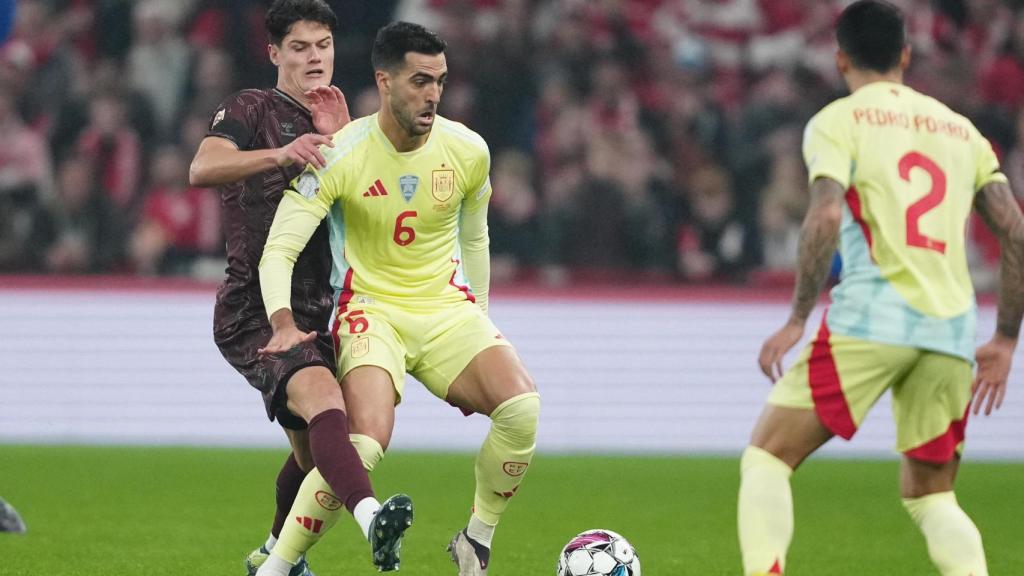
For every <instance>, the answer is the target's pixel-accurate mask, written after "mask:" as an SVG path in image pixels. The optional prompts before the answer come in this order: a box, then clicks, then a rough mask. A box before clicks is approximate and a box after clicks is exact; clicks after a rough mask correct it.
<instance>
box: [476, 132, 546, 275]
mask: <svg viewBox="0 0 1024 576" xmlns="http://www.w3.org/2000/svg"><path fill="white" fill-rule="evenodd" d="M491 181H492V182H493V188H494V194H493V195H492V197H491V204H490V208H489V212H488V214H487V220H488V229H489V231H490V236H491V279H492V280H493V281H495V282H502V281H508V280H513V279H515V278H516V277H517V276H518V275H519V273H520V270H521V268H522V267H523V266H524V265H525V266H530V265H535V264H537V248H538V246H537V232H538V231H537V211H538V209H539V208H540V206H539V202H538V198H537V191H536V190H535V189H534V186H533V181H534V174H533V160H532V159H531V158H530V156H529V155H528V154H525V153H523V152H520V151H518V150H514V149H506V150H503V151H501V152H499V153H498V154H497V156H495V158H494V167H493V168H492V169H491Z"/></svg>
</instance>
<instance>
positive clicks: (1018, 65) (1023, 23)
mask: <svg viewBox="0 0 1024 576" xmlns="http://www.w3.org/2000/svg"><path fill="white" fill-rule="evenodd" d="M1010 23H1011V25H1010V29H1009V33H1008V37H1007V39H1006V41H1005V43H1004V45H1003V48H1002V50H1001V51H1000V53H999V55H998V56H997V57H996V58H995V60H994V61H993V62H992V63H991V64H990V65H989V66H988V67H987V68H986V69H985V70H984V71H983V72H982V74H981V79H980V87H981V97H982V99H983V100H984V102H985V103H986V104H989V105H992V106H1002V107H1003V108H1004V109H1006V110H1008V111H1010V112H1013V111H1016V110H1019V109H1020V108H1021V106H1022V104H1024V10H1021V11H1019V12H1018V13H1017V15H1016V17H1015V18H1013V19H1012V20H1011V21H1010Z"/></svg>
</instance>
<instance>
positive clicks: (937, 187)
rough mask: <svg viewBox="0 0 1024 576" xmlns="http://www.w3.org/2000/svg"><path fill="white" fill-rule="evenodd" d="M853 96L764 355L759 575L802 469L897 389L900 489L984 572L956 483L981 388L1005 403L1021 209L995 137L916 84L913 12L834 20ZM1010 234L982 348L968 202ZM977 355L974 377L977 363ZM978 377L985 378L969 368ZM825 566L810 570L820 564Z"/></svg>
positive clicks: (750, 520) (885, 9)
mask: <svg viewBox="0 0 1024 576" xmlns="http://www.w3.org/2000/svg"><path fill="white" fill-rule="evenodd" d="M836 36H837V39H838V44H839V50H838V52H837V56H836V62H837V65H838V68H839V71H840V72H841V73H842V75H843V78H844V79H845V81H846V83H847V85H848V86H849V88H850V92H851V95H850V96H847V97H845V98H841V99H839V100H837V101H836V102H833V103H832V104H830V105H829V106H827V107H825V108H824V109H823V110H822V111H821V112H819V113H818V114H817V115H816V116H815V117H814V118H812V119H811V121H810V122H809V123H808V125H807V130H806V132H805V135H804V156H805V159H806V162H807V168H808V172H809V179H810V186H811V190H810V193H811V206H810V208H809V210H808V214H807V217H806V219H805V220H804V224H803V231H802V233H801V238H800V246H799V269H798V274H797V284H796V289H795V295H794V298H793V309H792V314H791V316H790V318H789V320H788V321H787V322H786V324H785V326H783V327H782V328H781V329H780V330H779V331H778V332H776V333H775V334H773V335H772V336H771V337H770V338H768V339H767V340H766V341H765V343H764V346H763V348H762V349H761V354H760V358H759V363H760V366H761V369H762V371H764V373H765V374H766V375H767V376H768V377H769V378H771V379H772V380H773V381H775V380H776V379H777V378H779V377H781V379H780V380H778V382H777V383H776V384H775V387H774V389H773V390H772V392H771V394H770V396H769V398H768V403H767V406H766V407H765V409H764V412H763V413H762V415H761V418H760V420H759V421H758V423H757V425H756V427H755V429H754V432H753V438H752V440H751V444H750V446H749V447H748V448H747V450H746V451H745V452H744V454H743V459H742V463H741V470H742V474H741V476H742V480H741V484H740V490H739V518H738V521H739V537H740V548H741V550H742V554H743V566H744V573H745V574H747V575H748V576H749V575H754V574H762V575H764V574H782V573H783V570H784V569H785V565H786V551H787V549H788V547H789V543H790V539H791V538H792V534H793V509H792V496H791V490H790V484H789V477H790V475H791V474H792V472H793V470H794V469H795V468H796V467H797V466H799V465H800V463H801V462H802V461H803V460H804V459H805V458H807V456H809V455H810V454H811V453H812V452H814V451H815V450H816V449H817V448H818V447H820V446H821V445H822V444H824V443H825V442H827V441H828V440H829V439H830V438H832V437H833V436H835V435H838V436H841V437H843V438H845V439H849V438H850V437H852V436H853V434H854V433H855V432H856V430H857V426H858V425H859V424H860V422H861V421H862V420H863V418H864V416H865V415H866V414H867V412H868V410H869V409H870V408H871V406H872V405H873V404H874V403H875V401H876V400H877V399H878V398H879V396H881V394H882V393H883V392H884V391H885V390H887V389H891V390H892V397H893V412H894V418H895V420H896V424H897V438H896V447H897V450H899V451H900V452H901V453H902V454H903V461H902V466H901V471H900V491H901V495H902V497H903V503H904V505H905V507H906V509H907V511H908V512H909V514H910V516H911V517H912V518H913V520H914V522H915V523H916V524H917V525H918V527H919V528H920V530H921V532H922V533H923V534H924V537H925V540H926V542H927V545H928V552H929V555H930V556H931V559H932V561H933V562H934V563H935V565H936V566H937V567H938V569H939V571H940V572H941V573H942V574H943V576H985V575H986V574H987V573H988V572H987V568H986V563H985V553H984V550H983V548H982V543H981V536H980V535H979V533H978V530H977V528H976V527H975V526H974V523H973V522H972V521H971V520H970V518H968V517H967V515H966V514H965V513H964V511H963V510H961V509H960V507H959V505H958V504H957V501H956V498H955V496H954V494H953V484H954V479H955V477H956V472H957V467H958V465H959V462H960V452H961V450H962V448H963V440H964V428H965V426H966V424H967V416H968V409H969V407H970V404H971V398H972V383H973V386H974V389H975V390H976V392H975V400H974V412H975V413H977V412H978V410H979V409H980V408H981V407H982V404H985V403H986V402H987V405H986V406H985V413H986V414H989V413H990V412H991V410H992V409H993V407H996V408H998V407H999V405H1000V404H1001V402H1002V399H1003V395H1004V394H1005V389H1006V380H1007V375H1008V373H1009V369H1010V361H1011V358H1012V354H1013V351H1014V349H1015V348H1016V345H1017V336H1018V333H1019V331H1020V324H1021V314H1022V310H1024V219H1022V217H1021V212H1020V209H1019V208H1018V206H1017V204H1016V202H1014V200H1013V196H1012V194H1011V192H1010V188H1009V186H1008V185H1007V181H1006V178H1005V177H1004V176H1003V175H1002V174H1001V173H1000V171H999V163H998V161H997V160H996V157H995V154H993V152H992V148H991V146H989V144H988V142H987V141H986V140H985V139H984V138H983V137H982V136H981V135H980V134H979V133H978V131H977V129H975V127H974V126H973V125H972V124H971V123H970V122H969V121H968V120H967V119H966V118H964V117H963V116H960V115H959V114H956V113H954V112H952V111H951V110H949V109H948V108H947V107H945V106H944V105H942V104H941V103H939V102H938V101H936V100H934V99H932V98H929V97H927V96H924V95H923V94H919V93H917V92H915V91H914V90H911V89H910V88H907V87H906V86H904V85H903V84H902V78H903V70H904V69H905V68H906V66H907V64H908V63H909V61H910V48H909V46H907V45H906V40H905V32H904V23H903V18H902V15H901V14H900V13H899V11H898V10H897V9H896V8H894V7H893V6H892V5H890V4H887V3H885V2H878V1H860V2H856V3H854V4H852V5H850V6H849V7H848V8H847V9H846V10H844V11H843V13H842V14H841V15H840V17H839V19H838V22H837V24H836ZM972 207H973V208H974V209H976V210H978V211H979V213H980V214H981V215H982V217H983V218H984V219H985V221H986V222H987V224H988V226H989V227H990V228H992V230H993V231H994V232H996V233H997V234H998V236H999V238H1000V243H1001V248H1002V265H1001V287H1000V294H999V310H998V326H997V328H996V333H995V335H994V336H993V337H992V339H991V340H990V341H989V342H988V343H986V344H985V345H983V346H982V347H980V348H978V349H977V351H976V352H975V350H974V343H975V337H976V336H975V309H976V305H975V302H974V293H973V289H972V286H971V282H970V278H969V276H968V273H967V262H966V256H965V246H964V243H965V240H964V237H965V229H966V226H967V220H968V216H969V213H970V211H971V208H972ZM837 245H838V247H839V251H840V254H841V255H842V258H843V273H842V277H841V278H840V281H839V284H838V285H837V286H836V288H835V289H834V290H833V291H832V294H831V296H832V303H831V305H830V306H829V308H828V310H827V311H826V313H825V318H824V319H823V321H822V324H821V327H820V328H819V329H818V331H817V336H816V337H815V338H814V339H813V341H812V342H811V343H810V344H809V345H808V346H807V348H806V349H805V350H804V351H803V353H802V355H801V356H800V358H799V359H798V360H797V362H796V364H795V365H793V366H792V367H791V368H790V369H789V370H787V371H786V372H785V373H783V372H782V367H781V360H782V357H783V355H784V354H785V353H786V352H787V351H788V350H789V349H791V348H792V347H793V346H794V345H795V344H796V343H797V342H798V341H799V340H800V338H801V337H802V335H803V332H804V324H805V323H806V321H807V317H808V315H809V314H810V312H811V310H812V309H813V307H814V304H815V302H816V301H817V299H818V296H819V294H820V292H821V289H822V288H823V287H824V284H825V281H826V278H827V276H828V271H829V267H830V263H831V260H832V256H833V254H834V252H835V250H836V247H837ZM975 358H976V359H977V375H976V376H974V377H972V363H973V362H974V361H975ZM972 380H973V382H972ZM811 571H812V572H813V569H812V570H811Z"/></svg>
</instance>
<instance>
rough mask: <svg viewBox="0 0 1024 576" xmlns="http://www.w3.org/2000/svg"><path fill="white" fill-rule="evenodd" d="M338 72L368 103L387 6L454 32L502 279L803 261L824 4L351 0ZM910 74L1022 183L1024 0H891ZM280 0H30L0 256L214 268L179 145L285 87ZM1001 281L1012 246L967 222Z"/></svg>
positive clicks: (24, 2)
mask: <svg viewBox="0 0 1024 576" xmlns="http://www.w3.org/2000/svg"><path fill="white" fill-rule="evenodd" d="M329 3H330V4H331V5H332V6H333V8H334V9H335V11H336V12H337V14H338V16H339V20H340V29H339V30H338V31H337V34H336V68H335V75H334V83H335V84H337V85H338V86H340V87H341V88H342V90H343V91H344V92H345V94H346V96H347V99H348V102H349V105H350V107H351V110H352V114H353V116H354V117H358V116H362V115H366V114H370V113H373V112H374V111H375V110H376V108H377V105H378V102H377V93H376V88H375V87H374V85H373V73H372V69H371V67H370V64H369V53H370V48H371V45H372V40H373V36H374V34H375V32H376V30H377V29H378V28H379V27H380V26H382V25H384V24H386V23H387V22H389V21H391V20H395V19H402V20H410V21H415V22H419V23H422V24H424V25H426V26H428V27H431V28H433V29H435V30H437V31H438V32H439V33H440V35H441V36H442V37H443V38H444V39H446V40H447V41H448V44H449V49H448V51H447V57H448V64H449V69H450V79H449V84H448V86H447V88H446V91H445V93H444V96H443V99H442V103H441V110H440V111H441V114H442V115H444V116H447V117H449V118H452V119H455V120H459V121H462V122H464V123H466V124H467V125H468V126H470V127H471V128H473V129H474V130H476V131H477V132H479V133H480V134H481V135H482V136H483V137H484V138H485V139H486V140H487V141H488V143H489V144H490V149H491V154H492V159H493V164H492V182H493V186H494V197H493V201H492V203H491V211H490V230H491V252H492V256H493V275H494V279H495V281H496V282H507V281H524V280H526V281H532V280H539V281H544V282H549V283H564V282H567V281H571V280H577V279H580V280H591V281H629V282H635V281H638V280H647V281H652V282H688V283H705V282H717V283H721V282H728V283H731V282H736V283H745V284H749V285H768V284H777V283H784V282H787V281H791V279H792V275H793V270H794V268H795V263H796V245H797V238H798V235H799V228H800V223H801V220H802V217H803V214H804V211H805V209H806V206H807V203H808V196H807V184H806V181H805V170H804V167H803V160H802V158H801V152H800V142H801V136H802V131H803V127H804V124H805V123H806V121H807V120H808V119H809V118H810V117H811V115H813V114H814V113H815V112H816V111H817V110H818V109H820V108H821V107H822V106H823V105H824V104H826V103H827V102H829V101H830V100H831V99H833V98H835V97H838V96H841V95H843V94H844V88H843V86H842V81H841V78H840V77H839V76H838V73H837V72H836V70H835V65H834V40H833V33H832V24H833V21H834V18H835V16H836V15H837V14H838V12H839V11H840V10H841V9H842V8H843V7H844V6H845V5H846V4H847V3H848V2H844V1H828V0H397V1H396V0H339V1H334V2H329ZM894 3H895V4H897V5H899V6H900V7H901V8H903V9H904V11H905V14H907V15H908V28H909V34H910V38H911V42H912V45H913V55H914V62H913V64H912V66H911V68H910V70H909V71H908V74H907V78H906V79H907V83H908V84H910V85H911V86H913V87H915V88H917V89H919V90H921V91H923V92H925V93H928V94H931V95H933V96H936V97H937V98H939V99H940V100H942V101H944V102H946V103H947V104H948V105H950V106H951V107H952V108H953V109H955V110H957V111H959V112H961V113H963V114H965V115H967V116H968V117H970V118H971V119H972V120H974V121H975V123H976V124H977V125H978V126H979V128H980V129H981V130H982V132H983V133H984V134H985V135H986V136H987V137H989V138H990V139H991V141H992V143H993V145H994V146H995V148H996V150H997V152H998V153H999V155H1000V157H1001V159H1002V161H1003V165H1004V170H1005V171H1006V172H1007V174H1008V176H1009V177H1010V179H1011V182H1012V183H1013V185H1014V189H1015V191H1016V192H1017V194H1018V196H1020V197H1024V0H1016V1H1010V0H897V1H896V2H894ZM268 4H269V1H264V2H261V1H246V0H175V1H168V0H135V1H133V0H18V1H17V8H16V12H15V14H14V16H13V20H12V22H13V24H12V26H11V27H10V31H9V34H8V36H7V39H6V41H4V42H3V43H2V44H0V273H55V274H97V273H113V274H139V275H186V276H193V277H197V278H202V279H217V278H220V277H221V276H222V274H223V269H224V262H223V240H222V237H221V227H220V214H219V211H220V199H219V196H218V195H217V192H216V191H215V190H208V189H197V188H191V187H190V186H189V183H188V164H189V161H190V160H191V158H192V155H193V154H194V152H195V150H196V147H197V146H198V144H199V141H200V140H202V138H203V137H204V136H205V133H206V128H207V125H208V123H209V121H210V119H211V117H212V115H213V114H214V112H215V111H216V107H217V105H218V103H219V102H220V101H221V100H222V99H223V98H224V97H225V96H227V95H228V94H230V93H231V92H233V91H235V90H238V89H241V88H251V87H267V88H269V87H272V86H273V85H274V83H275V80H276V72H275V69H274V68H273V67H272V66H271V65H270V63H269V61H268V58H267V48H266V45H267V39H266V34H265V33H264V31H263V15H264V12H265V10H266V6H267V5H268ZM970 240H971V242H970V243H971V261H972V269H973V272H974V274H975V277H976V280H977V281H978V282H979V283H980V285H981V287H982V288H985V287H988V286H991V283H992V281H993V275H994V271H995V269H996V267H997V263H998V244H997V243H996V242H995V241H994V239H993V238H992V237H991V236H989V235H987V234H986V233H985V231H984V229H983V227H982V226H972V230H971V233H970Z"/></svg>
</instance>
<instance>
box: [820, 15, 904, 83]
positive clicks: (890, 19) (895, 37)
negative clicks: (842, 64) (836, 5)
mask: <svg viewBox="0 0 1024 576" xmlns="http://www.w3.org/2000/svg"><path fill="white" fill-rule="evenodd" d="M836 41H837V42H838V43H839V49H840V50H842V51H843V52H845V53H846V54H847V56H849V57H850V60H851V61H852V62H853V65H854V66H856V67H857V68H861V69H864V70H873V71H875V72H883V73H884V72H888V71H889V70H892V69H893V68H895V67H896V66H897V65H899V63H900V54H901V53H902V52H903V48H904V46H906V44H907V31H906V26H905V25H904V23H903V14H901V13H900V11H899V9H898V8H896V7H895V6H893V5H892V4H889V3H888V2H882V1H880V0H860V1H859V2H854V3H853V4H850V5H849V6H847V7H846V9H845V10H843V13H842V14H840V15H839V19H838V20H837V21H836Z"/></svg>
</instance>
